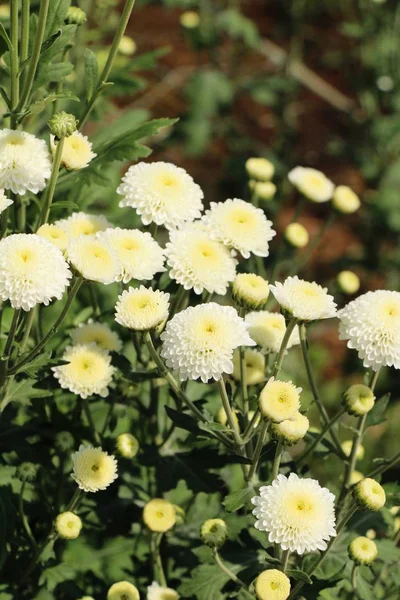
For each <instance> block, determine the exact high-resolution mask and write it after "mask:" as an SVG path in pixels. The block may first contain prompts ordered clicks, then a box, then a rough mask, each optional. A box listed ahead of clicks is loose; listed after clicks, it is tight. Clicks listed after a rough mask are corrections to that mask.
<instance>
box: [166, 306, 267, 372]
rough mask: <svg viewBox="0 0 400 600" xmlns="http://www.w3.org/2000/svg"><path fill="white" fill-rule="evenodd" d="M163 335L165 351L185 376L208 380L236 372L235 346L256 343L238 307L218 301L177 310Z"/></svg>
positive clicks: (168, 362)
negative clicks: (218, 302)
mask: <svg viewBox="0 0 400 600" xmlns="http://www.w3.org/2000/svg"><path fill="white" fill-rule="evenodd" d="M161 339H162V341H163V345H162V350H161V355H162V356H163V357H164V358H165V360H166V362H167V365H168V366H169V367H170V368H172V369H173V370H175V371H178V373H179V376H180V378H181V380H182V381H184V380H185V379H198V378H200V379H201V380H202V381H203V382H204V383H206V382H207V381H208V380H209V379H216V380H217V379H220V377H221V375H222V374H223V373H233V361H232V358H233V351H234V350H235V348H238V347H239V346H254V345H255V344H254V342H253V340H252V339H251V337H250V336H249V334H248V332H247V327H246V324H245V322H244V320H243V319H242V318H241V317H239V315H238V314H237V312H236V310H235V309H234V308H232V307H231V306H221V305H220V304H216V303H215V302H209V303H208V304H199V305H198V306H194V307H193V306H190V307H189V308H187V309H186V310H183V311H182V312H180V313H178V314H176V315H175V316H174V317H173V319H171V321H169V322H168V323H167V326H166V329H165V331H164V332H163V333H162V334H161Z"/></svg>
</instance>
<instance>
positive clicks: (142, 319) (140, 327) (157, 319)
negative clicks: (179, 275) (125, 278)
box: [115, 285, 169, 331]
mask: <svg viewBox="0 0 400 600" xmlns="http://www.w3.org/2000/svg"><path fill="white" fill-rule="evenodd" d="M168 312H169V294H166V293H165V292H160V290H152V289H151V288H146V287H144V286H143V285H141V286H140V288H133V287H130V288H129V289H128V290H124V291H123V292H122V294H121V295H120V296H118V301H117V304H116V305H115V320H116V321H117V323H119V324H120V325H122V326H123V327H128V328H129V329H135V330H136V331H148V330H150V329H154V327H157V325H160V323H162V322H163V321H165V319H167V317H168Z"/></svg>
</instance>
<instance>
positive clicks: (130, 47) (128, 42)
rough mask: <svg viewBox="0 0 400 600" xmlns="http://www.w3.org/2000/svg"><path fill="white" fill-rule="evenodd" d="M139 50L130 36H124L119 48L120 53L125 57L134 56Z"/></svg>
mask: <svg viewBox="0 0 400 600" xmlns="http://www.w3.org/2000/svg"><path fill="white" fill-rule="evenodd" d="M136 49H137V46H136V42H135V40H133V39H132V38H131V37H129V35H123V36H122V38H121V41H120V43H119V46H118V52H119V53H120V54H122V55H123V56H132V54H135V52H136Z"/></svg>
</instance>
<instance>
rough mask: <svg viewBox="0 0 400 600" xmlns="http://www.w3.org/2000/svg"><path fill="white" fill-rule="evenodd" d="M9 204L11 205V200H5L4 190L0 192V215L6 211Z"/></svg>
mask: <svg viewBox="0 0 400 600" xmlns="http://www.w3.org/2000/svg"><path fill="white" fill-rule="evenodd" d="M11 204H13V200H10V198H7V196H6V195H5V193H4V190H0V214H1V213H2V212H3V211H4V210H6V208H8V207H9V206H11Z"/></svg>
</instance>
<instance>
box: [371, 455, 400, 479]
mask: <svg viewBox="0 0 400 600" xmlns="http://www.w3.org/2000/svg"><path fill="white" fill-rule="evenodd" d="M399 462H400V452H398V453H397V454H395V455H394V456H393V457H392V458H390V459H389V460H388V461H386V462H384V463H382V464H381V465H379V466H378V467H376V468H375V469H374V470H373V471H371V473H369V474H368V475H366V477H371V478H372V479H375V477H377V476H378V475H381V474H382V473H384V472H385V471H388V470H389V469H392V468H393V467H395V466H396V465H397V463H399Z"/></svg>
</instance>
